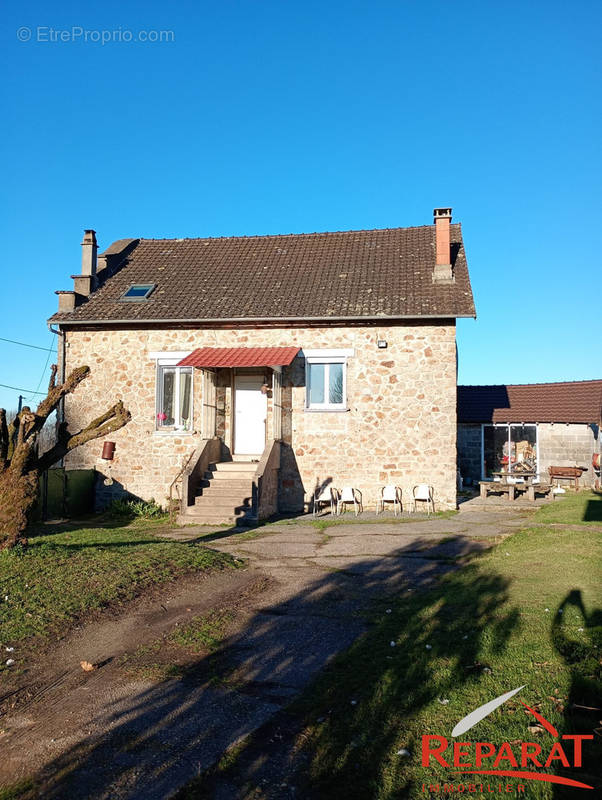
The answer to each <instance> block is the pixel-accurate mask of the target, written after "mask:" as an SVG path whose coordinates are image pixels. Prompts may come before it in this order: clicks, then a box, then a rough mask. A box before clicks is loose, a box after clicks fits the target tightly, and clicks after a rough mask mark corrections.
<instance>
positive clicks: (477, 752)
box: [422, 684, 594, 789]
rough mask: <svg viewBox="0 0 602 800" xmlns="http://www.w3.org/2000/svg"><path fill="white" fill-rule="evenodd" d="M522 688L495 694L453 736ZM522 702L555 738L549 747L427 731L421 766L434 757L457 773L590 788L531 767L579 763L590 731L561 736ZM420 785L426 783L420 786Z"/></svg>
mask: <svg viewBox="0 0 602 800" xmlns="http://www.w3.org/2000/svg"><path fill="white" fill-rule="evenodd" d="M525 685H526V684H525ZM524 688H525V687H524V686H519V687H518V689H513V690H512V691H511V692H506V693H505V694H502V695H500V696H499V697H496V698H495V700H491V701H490V702H489V703H485V705H482V706H479V708H476V709H475V710H474V711H471V712H470V714H467V715H466V716H465V717H464V718H463V719H461V720H460V722H458V724H457V725H456V726H455V728H454V729H453V731H452V733H451V735H452V737H453V738H457V737H458V736H462V734H464V733H466V732H467V731H469V730H470V729H471V728H472V727H474V726H475V725H476V724H477V723H478V722H480V721H481V720H482V719H485V717H487V716H489V714H491V713H492V711H494V710H495V709H496V708H499V706H501V705H503V704H504V703H505V702H506V701H507V700H509V699H510V698H511V697H514V695H515V694H517V693H518V692H520V690H521V689H524ZM521 702H522V701H521ZM522 705H523V706H524V707H525V708H526V709H527V711H528V712H529V713H530V714H533V716H534V717H535V719H536V720H537V721H538V722H539V724H540V725H541V726H542V727H543V728H545V730H546V731H547V732H548V733H550V734H552V736H553V737H554V738H555V739H556V740H557V741H555V742H553V744H552V745H551V747H549V748H546V749H544V747H542V745H540V744H539V743H538V742H527V741H524V742H520V743H519V744H516V743H514V744H512V743H510V742H504V743H503V744H501V745H500V746H499V747H498V746H496V745H494V744H492V743H491V742H453V743H450V742H449V741H448V740H447V739H446V737H445V736H436V735H428V736H423V737H422V766H423V767H428V766H430V765H431V759H434V760H435V761H436V762H437V763H438V764H440V765H441V766H443V767H448V768H453V772H454V773H456V774H458V775H494V776H497V777H500V778H520V779H522V780H525V781H543V782H545V783H557V784H561V785H562V786H573V787H575V788H577V789H593V788H594V787H593V786H589V785H588V784H587V783H582V782H581V781H577V780H573V779H572V778H565V777H563V776H561V775H550V774H549V773H546V772H536V771H535V769H534V768H537V767H540V768H542V767H543V768H544V769H547V768H549V767H551V766H556V765H558V764H560V765H562V766H563V767H565V768H572V767H573V768H578V767H581V765H582V748H583V742H585V741H587V740H590V739H593V738H594V737H593V735H585V734H563V735H562V736H560V735H559V733H558V731H557V730H556V728H555V727H554V726H553V725H552V723H551V722H548V720H547V719H545V718H544V717H542V715H541V714H539V713H538V712H537V711H535V709H533V708H530V706H528V705H527V704H526V703H522ZM450 745H451V746H450ZM423 788H425V787H424V786H423Z"/></svg>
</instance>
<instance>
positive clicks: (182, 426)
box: [156, 359, 193, 431]
mask: <svg viewBox="0 0 602 800" xmlns="http://www.w3.org/2000/svg"><path fill="white" fill-rule="evenodd" d="M176 364H177V360H175V359H160V360H157V414H156V428H157V430H159V431H161V430H163V431H169V430H172V431H190V430H192V419H193V417H192V383H193V369H192V367H178V366H176Z"/></svg>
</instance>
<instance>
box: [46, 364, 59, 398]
mask: <svg viewBox="0 0 602 800" xmlns="http://www.w3.org/2000/svg"><path fill="white" fill-rule="evenodd" d="M57 369H58V367H57V365H56V364H53V365H52V366H51V367H50V380H49V381H48V392H49V393H50V392H51V391H52V390H53V389H55V388H56V371H57Z"/></svg>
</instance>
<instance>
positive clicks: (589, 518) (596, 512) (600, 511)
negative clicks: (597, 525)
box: [583, 497, 602, 522]
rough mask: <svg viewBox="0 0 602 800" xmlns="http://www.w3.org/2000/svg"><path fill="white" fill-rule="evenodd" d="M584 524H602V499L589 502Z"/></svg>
mask: <svg viewBox="0 0 602 800" xmlns="http://www.w3.org/2000/svg"><path fill="white" fill-rule="evenodd" d="M583 521H584V522H602V498H599V497H597V498H596V499H595V500H589V501H588V503H587V505H586V506H585V511H584V512H583Z"/></svg>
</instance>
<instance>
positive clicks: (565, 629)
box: [551, 504, 602, 800]
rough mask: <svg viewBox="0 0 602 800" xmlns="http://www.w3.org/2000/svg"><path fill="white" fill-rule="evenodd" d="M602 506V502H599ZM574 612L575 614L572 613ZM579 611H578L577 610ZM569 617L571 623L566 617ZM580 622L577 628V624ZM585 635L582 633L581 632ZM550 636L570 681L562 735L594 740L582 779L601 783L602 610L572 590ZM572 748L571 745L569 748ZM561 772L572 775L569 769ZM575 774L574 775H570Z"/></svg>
mask: <svg viewBox="0 0 602 800" xmlns="http://www.w3.org/2000/svg"><path fill="white" fill-rule="evenodd" d="M598 505H602V504H598ZM571 612H573V613H571ZM575 612H576V613H575ZM568 617H570V618H571V621H570V623H567V618H568ZM576 624H577V625H579V628H577V630H576V629H575V626H576ZM580 633H581V634H582V635H579V634H580ZM551 638H552V642H553V644H554V647H555V648H556V650H557V652H558V653H559V654H560V655H561V656H562V658H563V659H564V661H565V663H566V665H567V669H568V671H569V673H570V676H571V683H570V688H569V693H568V697H567V699H566V705H565V709H564V726H563V730H562V731H561V732H560V733H561V734H586V735H589V736H592V737H593V739H592V741H585V742H584V743H583V767H582V768H581V769H580V770H579V772H580V775H579V780H582V781H583V782H584V783H588V784H593V785H596V784H597V785H600V784H601V783H602V736H601V734H602V728H601V727H600V726H601V725H602V723H601V722H600V719H601V718H602V716H601V715H602V661H601V660H600V648H602V609H599V608H596V609H593V610H592V611H591V612H589V613H588V611H587V609H586V608H585V604H584V602H583V598H582V595H581V591H580V590H579V589H573V590H572V591H571V592H569V593H568V595H567V596H566V597H565V598H564V600H563V601H562V602H561V603H560V605H559V606H558V610H557V611H556V614H555V615H554V620H553V621H552V629H551ZM568 749H569V751H570V748H568ZM558 772H559V773H560V774H566V775H569V771H568V770H566V771H565V772H563V770H562V769H559V770H558ZM571 777H573V776H571ZM574 796H575V795H574V790H573V789H567V788H566V787H563V786H556V787H555V788H554V797H555V798H556V797H558V798H563V800H566V798H569V797H574Z"/></svg>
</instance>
